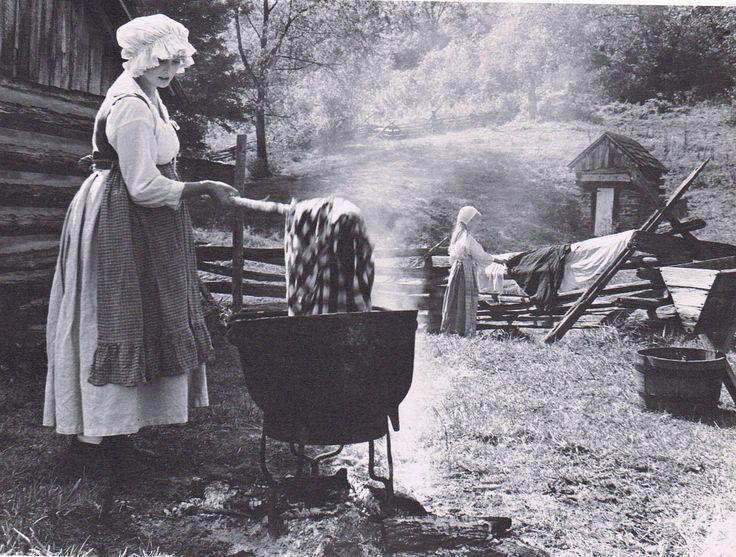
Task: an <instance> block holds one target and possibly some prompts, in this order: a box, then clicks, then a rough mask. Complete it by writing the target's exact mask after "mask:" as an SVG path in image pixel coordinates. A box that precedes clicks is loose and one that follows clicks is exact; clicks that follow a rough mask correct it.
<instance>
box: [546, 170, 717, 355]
mask: <svg viewBox="0 0 736 557" xmlns="http://www.w3.org/2000/svg"><path fill="white" fill-rule="evenodd" d="M709 160H710V159H706V160H705V162H703V163H702V164H700V165H699V166H698V167H697V168H696V169H695V170H693V171H692V172H691V173H690V175H689V176H688V177H687V178H685V180H683V182H682V183H681V184H680V186H679V187H678V188H677V189H676V190H675V192H674V193H673V194H672V195H671V196H670V198H669V200H668V201H667V204H666V205H665V206H664V207H662V208H661V209H658V210H657V211H655V212H654V213H653V214H652V216H651V217H649V219H647V221H646V222H645V223H644V224H643V225H642V226H641V228H640V229H639V230H642V231H644V232H650V231H652V230H656V228H657V226H658V225H659V223H660V222H662V220H663V219H664V218H665V215H666V214H667V212H668V211H669V210H670V209H671V208H672V206H673V205H674V204H675V203H677V201H679V200H680V198H681V197H682V196H683V195H684V194H685V192H686V191H687V189H688V188H689V187H690V185H691V184H692V183H693V182H694V181H695V178H696V177H697V176H698V174H700V171H701V170H703V168H705V165H706V164H707V163H708V161H709ZM632 253H634V248H633V247H631V246H629V247H627V249H625V250H623V251H622V252H621V253H620V254H619V256H618V257H616V259H614V260H613V261H612V262H611V263H610V264H609V265H608V266H607V267H606V268H605V269H604V270H603V272H602V273H601V274H600V276H599V277H598V278H597V279H596V281H595V282H594V283H593V284H592V285H591V286H590V288H588V290H587V291H586V292H585V293H584V294H583V295H582V296H581V297H580V299H579V300H578V301H577V302H576V303H575V305H573V307H571V308H570V311H568V312H567V314H566V315H565V318H564V319H563V320H562V321H561V322H560V323H559V324H558V325H557V326H556V327H555V328H554V329H552V331H550V332H549V333H548V334H547V336H545V338H544V341H545V342H547V343H550V342H555V341H556V340H559V339H560V338H562V337H563V336H564V335H565V333H566V332H567V331H568V330H569V329H570V327H572V325H573V324H574V323H575V321H576V320H577V319H578V317H580V315H582V314H583V312H585V308H586V307H587V306H588V304H590V303H591V302H593V300H595V298H596V297H597V296H598V295H599V294H600V292H601V291H602V290H603V288H605V286H606V285H607V284H608V281H610V280H611V278H613V275H615V274H616V273H617V272H618V270H619V268H620V267H621V266H622V265H623V264H624V263H625V262H626V261H627V260H628V259H629V257H631V255H632Z"/></svg>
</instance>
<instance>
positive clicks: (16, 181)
mask: <svg viewBox="0 0 736 557" xmlns="http://www.w3.org/2000/svg"><path fill="white" fill-rule="evenodd" d="M0 184H13V185H18V186H45V187H48V188H75V187H79V186H80V185H81V184H80V182H79V177H77V176H69V175H67V174H49V173H45V172H24V171H17V170H0Z"/></svg>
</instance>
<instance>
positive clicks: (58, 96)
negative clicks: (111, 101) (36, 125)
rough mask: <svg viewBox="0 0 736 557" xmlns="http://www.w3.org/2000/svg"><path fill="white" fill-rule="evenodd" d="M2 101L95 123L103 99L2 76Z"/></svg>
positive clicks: (0, 90) (0, 87)
mask: <svg viewBox="0 0 736 557" xmlns="http://www.w3.org/2000/svg"><path fill="white" fill-rule="evenodd" d="M0 101H3V102H6V103H10V104H16V105H23V106H32V107H36V108H44V109H46V110H51V111H54V112H57V113H58V114H68V115H72V116H80V117H84V118H87V119H88V120H89V121H94V118H95V114H96V113H97V109H98V108H99V105H100V103H101V102H102V99H101V98H100V97H98V96H95V95H90V94H89V93H84V92H80V91H65V90H62V89H56V88H54V87H48V86H45V85H42V84H37V83H29V82H24V81H13V80H12V79H9V78H8V77H6V76H2V75H0Z"/></svg>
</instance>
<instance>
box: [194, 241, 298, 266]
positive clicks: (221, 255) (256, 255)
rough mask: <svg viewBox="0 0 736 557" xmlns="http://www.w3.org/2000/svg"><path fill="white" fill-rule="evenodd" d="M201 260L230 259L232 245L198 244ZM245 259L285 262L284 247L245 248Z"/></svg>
mask: <svg viewBox="0 0 736 557" xmlns="http://www.w3.org/2000/svg"><path fill="white" fill-rule="evenodd" d="M196 252H197V259H198V260H199V261H229V260H231V259H232V247H230V246H216V245H211V244H203V245H202V244H200V245H198V246H196ZM243 259H244V260H246V261H256V262H258V263H271V264H275V265H283V264H284V248H243Z"/></svg>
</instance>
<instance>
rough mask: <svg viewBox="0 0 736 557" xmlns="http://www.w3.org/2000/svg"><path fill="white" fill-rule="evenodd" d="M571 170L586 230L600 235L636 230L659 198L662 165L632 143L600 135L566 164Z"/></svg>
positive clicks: (664, 170) (633, 141)
mask: <svg viewBox="0 0 736 557" xmlns="http://www.w3.org/2000/svg"><path fill="white" fill-rule="evenodd" d="M568 167H569V168H572V169H573V170H575V177H576V183H577V185H578V187H579V188H580V193H581V197H582V204H583V207H584V208H586V209H587V211H585V214H586V216H587V217H588V218H587V219H586V221H587V222H586V224H587V228H588V229H589V231H590V232H591V233H592V234H594V235H595V236H604V235H606V234H612V233H615V232H620V231H623V230H631V229H634V228H638V227H639V226H640V225H641V224H642V223H643V222H644V221H645V220H646V219H647V216H648V215H649V214H651V213H652V211H653V210H654V209H655V208H656V204H655V200H657V199H660V198H661V196H662V195H663V187H662V185H663V183H664V180H663V179H662V175H663V174H664V173H665V172H667V169H666V168H665V166H664V165H663V164H662V163H661V162H660V161H658V160H657V159H656V158H655V157H654V156H653V155H652V154H651V153H650V152H649V151H647V150H646V149H645V148H644V147H642V146H641V145H640V144H639V143H638V142H637V141H636V140H634V139H632V138H630V137H627V136H624V135H621V134H617V133H612V132H604V133H603V134H602V135H601V136H600V137H599V138H598V139H596V140H595V141H594V142H593V143H591V144H590V145H589V146H588V147H587V148H586V149H585V150H584V151H583V152H582V153H580V154H579V155H578V156H577V157H576V158H575V159H574V160H573V161H572V162H571V163H570V164H569V165H568Z"/></svg>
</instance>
